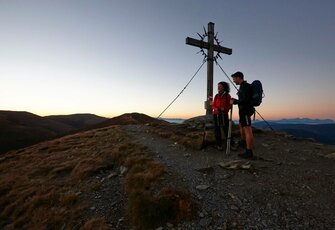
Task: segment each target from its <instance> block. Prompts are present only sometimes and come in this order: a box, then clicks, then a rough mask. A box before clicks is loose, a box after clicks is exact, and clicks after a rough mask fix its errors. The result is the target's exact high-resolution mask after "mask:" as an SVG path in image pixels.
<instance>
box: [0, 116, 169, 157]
mask: <svg viewBox="0 0 335 230" xmlns="http://www.w3.org/2000/svg"><path fill="white" fill-rule="evenodd" d="M152 122H166V121H158V120H157V119H155V118H152V117H150V116H147V115H145V114H141V113H126V114H123V115H121V116H117V117H114V118H110V119H109V118H105V117H100V116H97V115H94V114H72V115H52V116H45V117H41V116H38V115H36V114H33V113H29V112H21V111H1V110H0V153H4V152H7V151H9V150H13V149H19V148H23V147H27V146H29V145H33V144H37V143H39V142H41V141H45V140H50V139H54V138H57V137H61V136H64V135H68V134H71V133H75V132H79V131H87V130H91V129H96V128H102V127H107V126H111V125H127V124H146V123H152Z"/></svg>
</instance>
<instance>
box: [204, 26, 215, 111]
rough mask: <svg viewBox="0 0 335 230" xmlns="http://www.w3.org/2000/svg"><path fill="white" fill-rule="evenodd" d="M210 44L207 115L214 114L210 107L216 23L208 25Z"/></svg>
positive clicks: (208, 54)
mask: <svg viewBox="0 0 335 230" xmlns="http://www.w3.org/2000/svg"><path fill="white" fill-rule="evenodd" d="M207 31H208V32H207V34H208V37H207V38H208V43H209V49H207V99H206V102H205V109H206V115H210V114H212V113H213V112H212V107H211V105H210V98H213V75H214V73H213V68H214V63H213V59H214V47H213V44H214V23H213V22H210V23H208V30H207Z"/></svg>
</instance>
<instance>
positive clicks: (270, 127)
mask: <svg viewBox="0 0 335 230" xmlns="http://www.w3.org/2000/svg"><path fill="white" fill-rule="evenodd" d="M215 63H216V64H217V65H218V66H219V67H220V69H221V70H222V72H223V73H224V74H225V75H226V77H227V78H228V80H229V81H230V83H231V84H232V85H233V86H234V87H235V89H236V90H237V92H238V91H239V90H238V88H237V87H236V86H235V85H234V83H233V81H232V80H231V79H230V78H229V76H228V74H227V73H226V72H225V71H224V70H223V68H222V67H221V65H220V64H219V63H218V62H217V60H216V59H215ZM255 112H256V113H257V114H258V115H259V116H260V117H261V118H262V120H263V121H264V122H265V123H266V124H267V125H268V126H269V128H270V129H271V130H272V131H275V130H274V129H273V128H272V126H271V125H270V124H269V123H268V122H267V121H266V120H265V119H264V118H263V116H262V115H261V114H260V113H259V112H258V111H257V110H256V109H255Z"/></svg>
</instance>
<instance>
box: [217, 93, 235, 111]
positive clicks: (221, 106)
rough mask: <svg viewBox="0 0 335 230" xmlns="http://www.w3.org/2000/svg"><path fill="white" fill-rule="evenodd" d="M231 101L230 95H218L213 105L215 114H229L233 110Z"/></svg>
mask: <svg viewBox="0 0 335 230" xmlns="http://www.w3.org/2000/svg"><path fill="white" fill-rule="evenodd" d="M230 100H231V96H230V94H229V93H222V94H216V95H215V97H214V101H213V104H212V109H213V114H220V112H223V113H228V112H229V110H230V108H231V104H230Z"/></svg>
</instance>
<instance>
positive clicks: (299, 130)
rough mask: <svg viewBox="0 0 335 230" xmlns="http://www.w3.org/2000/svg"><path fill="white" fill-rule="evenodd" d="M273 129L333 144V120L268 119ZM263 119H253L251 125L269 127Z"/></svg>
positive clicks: (261, 127) (334, 137)
mask: <svg viewBox="0 0 335 230" xmlns="http://www.w3.org/2000/svg"><path fill="white" fill-rule="evenodd" d="M268 124H269V125H271V127H272V128H273V129H274V130H275V131H281V132H286V133H288V134H290V135H293V136H295V137H299V138H312V139H314V140H315V141H317V142H320V143H324V144H331V145H335V122H334V121H333V120H330V119H326V120H320V119H307V118H304V119H283V120H278V121H268ZM268 124H266V123H265V122H264V121H255V122H253V126H255V127H257V128H260V129H270V128H269V125H268Z"/></svg>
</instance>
